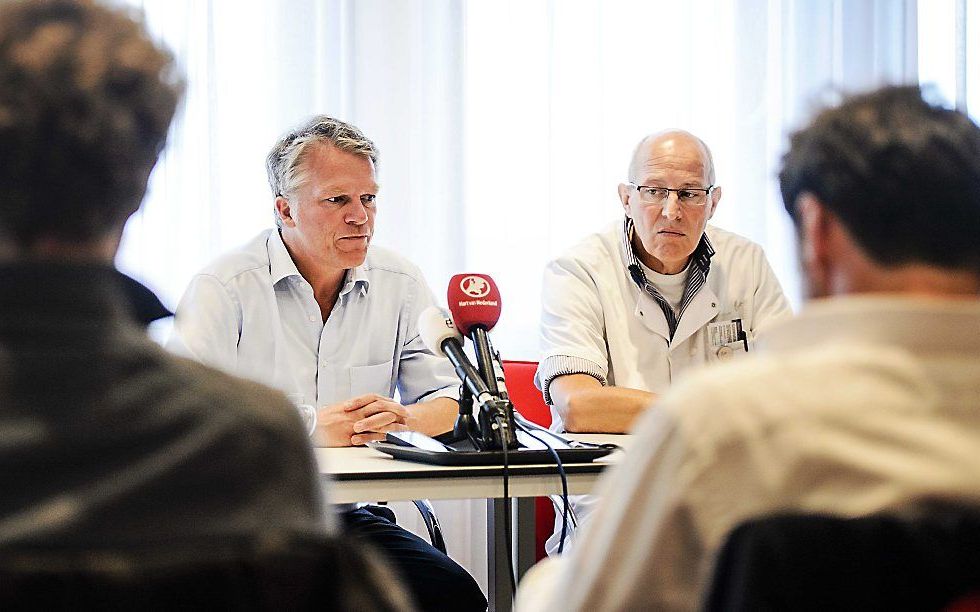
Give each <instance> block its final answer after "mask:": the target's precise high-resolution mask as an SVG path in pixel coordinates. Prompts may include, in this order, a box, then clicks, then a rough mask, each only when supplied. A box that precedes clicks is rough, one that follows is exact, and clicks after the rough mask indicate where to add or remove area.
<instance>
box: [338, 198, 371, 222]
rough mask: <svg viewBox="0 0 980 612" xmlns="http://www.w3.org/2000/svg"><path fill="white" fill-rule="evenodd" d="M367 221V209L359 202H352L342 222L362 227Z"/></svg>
mask: <svg viewBox="0 0 980 612" xmlns="http://www.w3.org/2000/svg"><path fill="white" fill-rule="evenodd" d="M367 220H368V212H367V207H366V206H364V203H363V202H361V201H360V200H353V201H352V202H351V204H350V206H348V207H347V210H346V211H345V214H344V221H345V222H346V223H349V224H350V225H364V224H365V223H367Z"/></svg>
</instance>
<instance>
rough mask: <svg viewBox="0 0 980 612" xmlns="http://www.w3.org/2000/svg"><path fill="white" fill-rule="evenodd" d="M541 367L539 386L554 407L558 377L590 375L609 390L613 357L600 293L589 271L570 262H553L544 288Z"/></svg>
mask: <svg viewBox="0 0 980 612" xmlns="http://www.w3.org/2000/svg"><path fill="white" fill-rule="evenodd" d="M541 290H542V295H541V363H540V365H539V366H538V371H537V373H536V375H535V384H536V385H537V386H538V388H539V389H541V390H542V392H544V397H545V402H547V403H548V404H551V403H552V401H551V394H550V393H549V386H550V385H551V381H552V380H554V379H555V378H556V377H558V376H564V375H566V374H588V375H589V376H592V377H594V378H595V379H596V380H598V381H599V382H600V383H602V384H606V379H607V376H608V374H609V354H608V352H607V350H606V334H605V319H604V317H603V313H602V305H601V304H600V302H599V289H598V287H597V285H596V281H595V279H594V278H592V276H591V274H590V273H589V271H588V270H586V269H585V267H584V266H582V265H581V264H580V263H579V262H577V261H575V260H574V259H572V258H570V257H563V258H561V259H558V260H556V261H553V262H551V263H550V264H548V266H547V267H546V268H545V270H544V276H543V279H542V283H541Z"/></svg>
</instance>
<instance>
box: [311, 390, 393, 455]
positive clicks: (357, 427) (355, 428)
mask: <svg viewBox="0 0 980 612" xmlns="http://www.w3.org/2000/svg"><path fill="white" fill-rule="evenodd" d="M408 418H409V416H408V410H406V409H405V407H404V406H402V405H401V404H399V403H398V402H396V401H394V400H392V399H391V398H388V397H384V396H382V395H378V394H376V393H368V394H366V395H359V396H357V397H353V398H351V399H349V400H346V401H343V402H339V403H337V404H333V405H331V406H324V407H322V408H320V409H319V413H318V418H317V427H316V432H315V433H314V435H313V443H314V444H315V445H316V446H358V445H361V444H366V443H367V442H370V441H372V440H384V438H385V434H386V433H387V432H389V431H407V430H408V429H409V427H408V424H407V423H408Z"/></svg>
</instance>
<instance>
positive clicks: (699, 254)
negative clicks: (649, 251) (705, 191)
mask: <svg viewBox="0 0 980 612" xmlns="http://www.w3.org/2000/svg"><path fill="white" fill-rule="evenodd" d="M633 231H634V228H633V219H631V218H629V217H626V220H625V221H624V222H623V231H622V241H621V245H620V246H621V248H622V250H623V257H624V258H625V260H626V270H627V272H629V275H630V278H632V279H633V282H634V283H636V284H637V285H639V286H640V287H641V288H642V287H643V286H644V285H645V284H646V282H645V279H646V276H645V275H644V274H643V268H642V267H641V266H640V258H639V257H638V256H637V255H636V249H634V248H633ZM714 254H715V249H714V247H713V246H711V241H710V240H708V234H707V233H705V232H702V233H701V240H700V241H699V242H698V246H697V247H696V248H695V249H694V253H692V254H691V260H690V262H689V265H690V264H693V265H694V266H695V267H697V268H698V269H699V270H700V271H701V272H702V273H703V275H704V276H705V277H707V276H708V270H709V269H710V268H711V258H712V257H713V256H714Z"/></svg>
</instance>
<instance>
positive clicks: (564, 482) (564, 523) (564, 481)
mask: <svg viewBox="0 0 980 612" xmlns="http://www.w3.org/2000/svg"><path fill="white" fill-rule="evenodd" d="M517 427H518V428H519V429H520V430H521V431H523V432H524V433H526V434H527V435H529V436H531V437H532V438H534V439H535V440H537V441H538V442H540V443H541V444H544V445H545V447H546V448H547V449H548V450H549V451H551V456H552V457H554V459H555V465H557V466H558V476H559V477H560V478H561V502H562V503H561V539H560V540H558V554H559V555H560V554H561V553H562V551H563V550H565V538H566V537H567V536H568V476H567V475H566V474H565V466H564V464H562V462H561V457H560V456H559V455H558V451H556V450H555V449H554V447H553V446H551V445H550V444H548V443H547V442H545V441H544V439H542V438H539V437H538V436H536V435H534V434H533V433H531V430H530V429H528V428H527V427H525V426H524V425H522V424H520V423H518V424H517Z"/></svg>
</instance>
